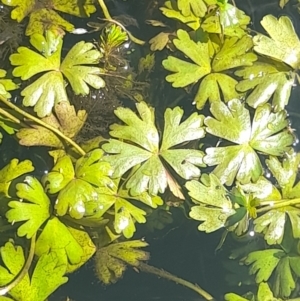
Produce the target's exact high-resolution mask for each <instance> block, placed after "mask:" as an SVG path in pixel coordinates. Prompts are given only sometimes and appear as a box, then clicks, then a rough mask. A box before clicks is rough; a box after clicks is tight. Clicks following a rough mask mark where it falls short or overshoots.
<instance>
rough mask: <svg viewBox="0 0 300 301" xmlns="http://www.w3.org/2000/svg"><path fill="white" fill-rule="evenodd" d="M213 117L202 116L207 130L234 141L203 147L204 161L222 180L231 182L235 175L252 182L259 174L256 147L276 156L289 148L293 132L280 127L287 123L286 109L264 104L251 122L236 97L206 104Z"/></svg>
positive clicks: (241, 180) (259, 165) (239, 179)
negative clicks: (219, 145)
mask: <svg viewBox="0 0 300 301" xmlns="http://www.w3.org/2000/svg"><path fill="white" fill-rule="evenodd" d="M210 110H211V112H212V114H213V116H214V117H210V116H209V117H206V118H205V120H204V123H205V124H206V125H207V129H206V130H207V132H208V133H211V134H213V135H215V136H218V137H220V138H223V139H226V140H228V141H231V142H233V143H235V144H237V145H229V146H225V147H222V146H221V147H210V148H207V149H206V156H205V157H204V163H205V164H207V165H209V166H212V165H218V166H217V167H216V168H215V169H214V171H213V172H214V174H215V175H217V176H218V177H219V178H220V180H221V182H222V183H226V184H227V185H232V183H233V181H234V179H235V177H236V179H237V180H238V181H240V182H241V183H242V184H246V183H248V182H250V181H253V182H256V181H257V180H258V178H259V176H261V174H262V165H261V162H260V160H259V157H258V155H257V154H256V151H260V152H262V153H264V154H271V155H276V156H280V155H283V154H284V153H285V152H287V151H289V150H290V149H291V145H292V143H293V139H294V138H293V136H292V135H291V134H290V133H289V132H288V131H282V129H283V128H284V127H286V126H287V124H288V121H287V119H286V112H285V111H281V112H278V113H272V112H271V106H269V105H268V104H266V105H264V106H261V107H258V108H257V109H256V111H255V115H254V118H253V122H252V126H251V121H250V114H249V111H248V110H247V109H246V108H245V107H244V106H243V105H242V103H241V102H240V101H239V100H232V101H229V102H228V106H226V105H225V104H224V103H222V102H214V103H212V105H211V108H210Z"/></svg>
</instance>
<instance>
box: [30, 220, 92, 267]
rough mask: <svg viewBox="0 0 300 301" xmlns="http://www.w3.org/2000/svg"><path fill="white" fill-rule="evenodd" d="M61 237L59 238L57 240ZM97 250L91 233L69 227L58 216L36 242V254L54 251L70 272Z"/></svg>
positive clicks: (60, 262) (49, 223)
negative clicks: (90, 235)
mask: <svg viewBox="0 0 300 301" xmlns="http://www.w3.org/2000/svg"><path fill="white" fill-rule="evenodd" d="M57 237H59V240H57ZM95 251H96V247H95V246H94V244H93V243H92V241H91V239H90V237H89V235H88V234H87V233H86V232H84V231H80V230H77V229H74V228H70V227H67V226H66V225H64V224H63V223H62V222H60V221H59V219H58V218H56V217H54V218H52V219H50V220H49V221H48V222H47V224H46V225H45V227H44V229H43V231H42V233H41V234H40V236H39V237H38V239H37V242H36V251H35V253H36V255H38V256H39V257H41V256H42V255H43V254H50V253H52V254H53V253H54V254H55V255H56V257H57V261H58V264H59V265H62V266H65V269H66V270H65V272H66V273H70V272H73V271H74V270H76V269H77V268H79V267H80V266H81V265H83V264H84V263H85V262H86V261H87V260H88V259H89V258H90V257H91V256H92V255H93V254H94V252H95Z"/></svg>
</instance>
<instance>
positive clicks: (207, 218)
mask: <svg viewBox="0 0 300 301" xmlns="http://www.w3.org/2000/svg"><path fill="white" fill-rule="evenodd" d="M185 186H186V188H187V189H188V191H189V195H190V196H191V198H192V200H193V202H194V203H196V204H199V205H198V206H193V207H192V208H191V211H190V214H189V215H190V217H191V218H193V219H196V220H199V221H203V223H202V224H201V225H200V226H199V227H198V229H199V230H200V231H205V232H207V233H209V232H213V231H216V230H218V229H220V228H222V227H224V226H225V222H226V220H227V218H228V217H229V216H231V215H232V214H234V213H235V210H234V209H233V208H232V203H231V201H230V200H229V199H228V198H227V190H226V189H225V188H224V186H223V185H222V183H221V182H220V180H219V179H218V178H217V177H216V176H214V175H213V174H210V175H207V174H204V175H202V176H201V182H198V181H195V180H192V181H188V182H187V183H186V184H185Z"/></svg>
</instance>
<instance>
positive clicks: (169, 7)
mask: <svg viewBox="0 0 300 301" xmlns="http://www.w3.org/2000/svg"><path fill="white" fill-rule="evenodd" d="M190 1H193V6H197V7H198V8H196V9H197V13H201V14H202V13H203V9H204V7H203V6H202V5H201V4H200V3H199V1H195V0H190ZM202 1H203V0H200V2H202ZM181 3H182V2H181ZM199 7H200V9H201V12H200V11H198V9H199ZM182 8H183V9H184V12H186V5H184V6H182ZM160 10H161V11H162V13H163V14H164V15H165V16H166V17H167V18H171V19H176V20H179V21H181V22H182V23H185V24H186V25H187V26H189V27H190V28H192V29H193V30H197V29H198V28H199V27H200V19H199V17H198V16H196V15H195V14H194V13H193V12H192V11H190V13H189V14H188V15H187V16H185V15H184V14H183V12H182V11H180V10H179V8H178V7H176V5H174V2H173V1H166V2H165V7H161V8H160ZM204 13H205V12H204Z"/></svg>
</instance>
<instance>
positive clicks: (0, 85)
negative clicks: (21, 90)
mask: <svg viewBox="0 0 300 301" xmlns="http://www.w3.org/2000/svg"><path fill="white" fill-rule="evenodd" d="M5 76H6V71H5V70H3V69H0V95H2V96H4V97H5V98H11V94H10V93H9V92H8V91H12V90H16V89H18V85H17V84H15V83H14V82H13V81H12V80H11V79H6V78H4V77H5Z"/></svg>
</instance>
